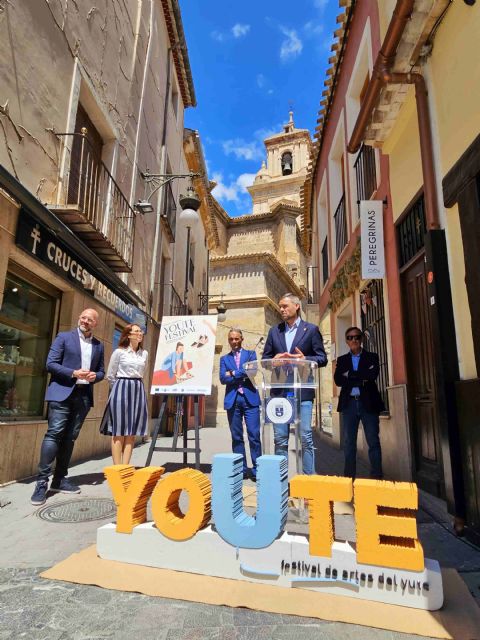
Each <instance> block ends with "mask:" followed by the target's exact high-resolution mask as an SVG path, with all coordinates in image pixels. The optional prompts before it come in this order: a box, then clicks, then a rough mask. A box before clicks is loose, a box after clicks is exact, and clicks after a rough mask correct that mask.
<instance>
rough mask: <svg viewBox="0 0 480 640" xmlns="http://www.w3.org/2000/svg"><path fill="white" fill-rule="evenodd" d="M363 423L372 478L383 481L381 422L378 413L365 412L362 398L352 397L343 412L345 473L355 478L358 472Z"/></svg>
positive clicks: (348, 476)
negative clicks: (359, 442)
mask: <svg viewBox="0 0 480 640" xmlns="http://www.w3.org/2000/svg"><path fill="white" fill-rule="evenodd" d="M360 420H361V421H362V425H363V431H364V433H365V438H366V440H367V444H368V457H369V460H370V477H371V478H375V479H378V480H381V479H382V478H383V472H382V450H381V448H380V437H379V433H380V421H379V417H378V413H368V412H367V411H365V409H364V407H363V404H362V401H361V400H360V398H358V399H357V398H354V397H353V396H350V398H349V400H348V405H347V406H346V408H345V409H343V411H342V426H343V436H344V442H343V451H344V454H345V471H344V475H345V476H346V477H347V478H355V475H356V472H357V434H358V425H359V422H360Z"/></svg>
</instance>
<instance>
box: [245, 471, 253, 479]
mask: <svg viewBox="0 0 480 640" xmlns="http://www.w3.org/2000/svg"><path fill="white" fill-rule="evenodd" d="M250 478H251V475H250V471H244V472H243V479H244V480H250Z"/></svg>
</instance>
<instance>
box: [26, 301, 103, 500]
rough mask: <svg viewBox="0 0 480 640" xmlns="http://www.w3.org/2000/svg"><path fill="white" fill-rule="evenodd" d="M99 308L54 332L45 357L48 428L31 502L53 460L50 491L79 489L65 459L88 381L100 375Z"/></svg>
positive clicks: (88, 403)
mask: <svg viewBox="0 0 480 640" xmlns="http://www.w3.org/2000/svg"><path fill="white" fill-rule="evenodd" d="M97 322H98V313H97V312H96V311H95V309H85V310H84V311H82V313H81V314H80V317H79V319H78V327H77V328H76V329H73V331H65V332H62V333H59V334H58V336H57V337H56V338H55V340H54V342H53V344H52V346H51V347H50V351H49V353H48V357H47V371H48V372H49V373H50V374H51V379H50V384H49V386H48V388H47V393H46V394H45V400H47V402H48V403H49V405H48V428H47V432H46V434H45V437H44V438H43V442H42V448H41V450H40V462H39V465H38V477H37V484H36V486H35V491H34V492H33V495H32V498H31V502H32V504H34V505H40V504H43V503H44V502H45V500H46V496H47V490H48V478H49V476H50V473H51V471H52V464H53V462H54V461H55V460H56V465H55V471H54V475H53V480H52V485H51V487H50V490H51V491H56V492H60V493H80V489H79V487H77V486H75V485H74V484H72V483H71V482H70V481H69V480H67V478H66V476H67V474H68V465H69V464H70V458H71V457H72V452H73V447H74V444H75V440H76V439H77V437H78V434H79V433H80V429H81V427H82V424H83V422H84V420H85V418H86V417H87V413H88V412H89V411H90V409H91V407H93V385H94V384H95V383H96V382H100V380H103V378H104V375H105V370H104V355H103V344H102V343H101V342H100V341H99V340H97V339H96V338H94V337H93V330H94V328H95V327H96V326H97Z"/></svg>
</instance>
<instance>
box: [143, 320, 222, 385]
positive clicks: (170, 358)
mask: <svg viewBox="0 0 480 640" xmlns="http://www.w3.org/2000/svg"><path fill="white" fill-rule="evenodd" d="M216 333H217V316H216V315H211V316H209V315H208V316H207V315H206V316H164V317H163V318H162V326H161V328H160V339H159V341H158V347H157V355H156V358H155V367H154V370H153V377H152V386H151V389H150V393H151V394H152V395H156V394H172V395H206V396H208V395H210V394H211V392H212V373H213V360H214V355H215V336H216Z"/></svg>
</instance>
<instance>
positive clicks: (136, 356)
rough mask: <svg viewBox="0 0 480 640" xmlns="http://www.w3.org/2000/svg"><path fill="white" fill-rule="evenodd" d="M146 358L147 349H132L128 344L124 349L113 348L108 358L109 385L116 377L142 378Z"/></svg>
mask: <svg viewBox="0 0 480 640" xmlns="http://www.w3.org/2000/svg"><path fill="white" fill-rule="evenodd" d="M147 360H148V351H146V350H145V349H142V348H139V349H138V350H137V351H134V350H133V349H132V347H130V346H128V347H127V348H126V349H122V348H119V349H115V351H114V352H113V353H112V357H111V358H110V362H109V365H108V371H107V380H108V382H109V383H110V386H112V385H113V383H114V382H115V380H116V379H117V378H143V374H144V373H145V367H146V365H147Z"/></svg>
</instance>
